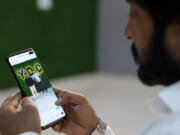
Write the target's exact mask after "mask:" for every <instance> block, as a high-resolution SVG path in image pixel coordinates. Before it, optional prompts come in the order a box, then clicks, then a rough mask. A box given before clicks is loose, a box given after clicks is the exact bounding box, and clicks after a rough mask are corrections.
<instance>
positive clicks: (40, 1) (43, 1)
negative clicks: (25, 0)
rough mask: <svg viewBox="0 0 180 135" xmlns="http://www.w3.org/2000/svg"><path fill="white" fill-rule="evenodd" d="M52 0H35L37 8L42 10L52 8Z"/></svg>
mask: <svg viewBox="0 0 180 135" xmlns="http://www.w3.org/2000/svg"><path fill="white" fill-rule="evenodd" d="M53 2H54V0H37V8H38V9H39V10H42V11H48V10H51V9H52V8H53Z"/></svg>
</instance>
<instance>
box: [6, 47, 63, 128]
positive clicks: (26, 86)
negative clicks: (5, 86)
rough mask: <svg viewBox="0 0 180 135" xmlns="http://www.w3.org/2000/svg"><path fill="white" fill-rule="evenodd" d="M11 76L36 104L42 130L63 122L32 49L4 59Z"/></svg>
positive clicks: (61, 109) (48, 84) (53, 95)
mask: <svg viewBox="0 0 180 135" xmlns="http://www.w3.org/2000/svg"><path fill="white" fill-rule="evenodd" d="M6 61H7V63H8V65H9V67H10V70H11V72H12V74H13V76H14V77H15V79H16V82H17V84H18V86H19V88H20V90H21V92H22V94H23V96H28V97H30V98H31V99H32V100H33V101H34V103H35V104H36V106H37V108H38V111H39V114H40V120H41V127H42V129H46V128H48V127H50V126H52V125H53V124H55V123H57V122H59V121H61V120H63V119H64V118H65V116H66V114H65V112H64V110H63V108H62V106H56V105H55V101H56V100H57V96H56V94H55V92H54V90H53V88H52V86H51V84H50V82H49V80H48V78H47V76H46V74H45V71H44V69H43V67H42V65H41V63H40V61H39V59H38V57H37V55H36V53H35V51H34V50H33V49H32V48H29V49H26V50H22V51H20V52H16V53H13V54H10V55H9V56H7V57H6Z"/></svg>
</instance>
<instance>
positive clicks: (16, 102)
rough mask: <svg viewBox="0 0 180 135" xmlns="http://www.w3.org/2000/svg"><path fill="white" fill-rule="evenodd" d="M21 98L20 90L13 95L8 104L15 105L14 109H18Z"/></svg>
mask: <svg viewBox="0 0 180 135" xmlns="http://www.w3.org/2000/svg"><path fill="white" fill-rule="evenodd" d="M21 99H22V94H21V93H20V92H18V93H17V94H16V95H15V96H13V97H12V98H11V99H10V100H9V102H8V103H7V105H8V106H10V107H13V108H14V109H17V107H18V105H19V104H20V101H21Z"/></svg>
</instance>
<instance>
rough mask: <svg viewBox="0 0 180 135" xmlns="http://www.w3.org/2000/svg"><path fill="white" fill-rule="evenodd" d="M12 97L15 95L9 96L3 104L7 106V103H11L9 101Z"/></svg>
mask: <svg viewBox="0 0 180 135" xmlns="http://www.w3.org/2000/svg"><path fill="white" fill-rule="evenodd" d="M12 98H13V96H9V97H7V98H6V99H5V100H4V101H3V103H2V106H5V105H6V104H7V103H9V101H10V100H11V99H12Z"/></svg>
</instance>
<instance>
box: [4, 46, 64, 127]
mask: <svg viewBox="0 0 180 135" xmlns="http://www.w3.org/2000/svg"><path fill="white" fill-rule="evenodd" d="M29 51H33V52H35V51H34V49H33V48H28V49H25V50H21V51H18V52H15V53H12V54H10V55H8V56H6V58H5V60H6V62H7V64H8V66H9V68H10V71H11V73H12V74H13V77H14V78H15V80H16V83H17V85H18V87H19V89H20V91H21V93H22V95H23V97H25V94H24V92H23V88H22V87H21V85H20V83H19V81H18V78H17V77H16V74H15V72H14V71H13V68H12V66H11V64H10V62H9V58H10V57H13V56H16V55H19V54H21V53H25V52H29ZM37 58H38V57H37ZM65 117H66V115H65V116H64V117H62V118H60V119H57V120H55V121H53V122H51V123H49V124H47V125H46V126H41V128H42V130H45V129H47V128H49V127H51V126H53V125H54V124H56V123H58V122H60V121H62V120H64V119H65Z"/></svg>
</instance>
